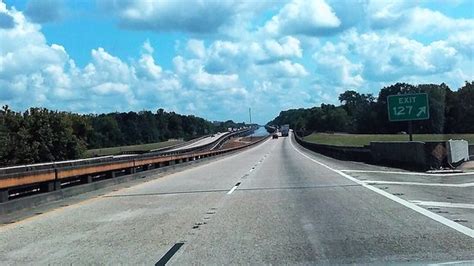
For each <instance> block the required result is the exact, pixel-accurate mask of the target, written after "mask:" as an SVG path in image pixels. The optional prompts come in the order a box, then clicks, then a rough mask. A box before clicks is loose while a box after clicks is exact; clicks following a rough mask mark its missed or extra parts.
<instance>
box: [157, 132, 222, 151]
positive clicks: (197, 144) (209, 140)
mask: <svg viewBox="0 0 474 266" xmlns="http://www.w3.org/2000/svg"><path fill="white" fill-rule="evenodd" d="M227 134H229V132H218V133H216V134H214V135H211V136H209V137H206V138H203V139H200V140H198V141H196V142H193V143H191V144H189V145H185V146H182V147H179V148H175V149H170V150H166V152H169V151H179V150H184V149H189V148H195V147H200V146H204V145H207V144H209V143H212V142H214V141H216V140H218V139H219V138H220V137H222V136H225V135H227Z"/></svg>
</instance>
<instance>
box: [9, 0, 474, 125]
mask: <svg viewBox="0 0 474 266" xmlns="http://www.w3.org/2000/svg"><path fill="white" fill-rule="evenodd" d="M473 49H474V0H435V1H427V0H419V1H414V0H406V1H404V0H396V1H391V0H374V1H371V0H347V1H340V0H314V1H302V0H292V1H207V0H201V1H158V0H156V1H150V0H134V1H132V0H123V1H122V0H114V1H113V0H103V1H92V0H91V1H85V0H76V1H65V0H30V1H16V0H6V1H2V0H0V104H1V105H5V104H8V105H9V106H11V107H12V108H13V109H15V110H24V109H26V108H28V107H33V106H41V107H47V108H51V109H57V110H66V111H74V112H80V113H102V112H114V111H130V110H133V111H140V110H156V109H158V108H164V109H166V110H169V111H175V112H179V113H184V114H194V115H198V116H202V117H204V118H206V119H209V120H227V119H233V120H236V121H246V120H247V119H248V108H249V107H251V108H252V111H253V115H252V116H253V118H254V121H256V122H259V123H266V122H267V121H269V120H271V119H272V118H273V117H275V116H276V115H278V113H279V112H280V111H281V110H286V109H289V108H299V107H312V106H319V105H320V104H321V103H333V104H337V103H338V100H337V97H338V95H339V94H340V93H342V92H344V91H345V90H356V91H359V92H361V93H374V94H376V93H377V92H378V91H379V89H380V88H382V87H383V86H385V85H389V84H393V83H396V82H409V83H413V84H418V83H442V82H444V83H446V84H448V85H449V86H450V87H451V89H453V90H456V89H458V88H459V87H460V86H462V84H463V83H464V81H466V80H469V81H470V80H473V77H474V59H473Z"/></svg>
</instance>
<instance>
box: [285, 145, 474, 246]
mask: <svg viewBox="0 0 474 266" xmlns="http://www.w3.org/2000/svg"><path fill="white" fill-rule="evenodd" d="M290 145H291V146H292V147H293V149H294V150H295V151H297V152H298V153H299V154H301V155H302V156H304V157H305V158H307V159H309V160H311V161H313V162H315V163H317V164H319V165H321V166H323V167H325V168H327V169H329V170H331V171H333V172H335V173H337V174H339V175H341V176H342V177H345V178H347V179H349V180H351V181H353V182H355V183H357V184H359V185H361V186H363V187H365V188H368V189H370V190H372V191H373V192H375V193H378V194H380V195H382V196H384V197H386V198H389V199H391V200H393V201H395V202H397V203H399V204H401V205H403V206H405V207H407V208H410V209H412V210H414V211H416V212H418V213H420V214H423V215H425V216H426V217H428V218H431V219H433V220H435V221H437V222H439V223H441V224H444V225H446V226H448V227H451V228H452V229H454V230H456V231H458V232H460V233H463V234H465V235H467V236H469V237H471V238H474V230H473V229H470V228H468V227H466V226H463V225H460V224H458V223H456V222H454V221H451V220H449V219H447V218H445V217H443V216H441V215H438V214H435V213H433V212H430V211H428V210H426V209H424V208H422V207H420V206H418V205H416V204H413V203H411V202H408V201H406V200H404V199H401V198H399V197H396V196H394V195H392V194H390V193H388V192H385V191H383V190H381V189H378V188H376V187H373V186H371V185H368V184H366V183H364V182H362V181H360V180H358V179H356V178H354V177H352V176H350V175H348V174H345V173H343V172H341V171H340V170H337V169H334V168H332V167H330V166H328V165H326V164H324V163H322V162H319V161H317V160H315V159H313V158H311V157H309V156H308V155H306V154H304V153H303V152H301V151H299V150H298V149H297V148H296V147H295V146H294V145H293V139H292V138H291V139H290Z"/></svg>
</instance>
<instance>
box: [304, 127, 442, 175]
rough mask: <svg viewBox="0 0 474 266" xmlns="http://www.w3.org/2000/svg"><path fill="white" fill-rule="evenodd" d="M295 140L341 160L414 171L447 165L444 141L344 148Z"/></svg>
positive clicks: (390, 143) (379, 143) (388, 142)
mask: <svg viewBox="0 0 474 266" xmlns="http://www.w3.org/2000/svg"><path fill="white" fill-rule="evenodd" d="M295 140H296V141H297V142H298V143H299V144H300V145H301V146H303V147H305V148H307V149H309V150H312V151H314V152H317V153H320V154H323V155H326V156H329V157H333V158H336V159H339V160H348V161H359V162H366V163H374V164H380V165H389V166H393V167H398V168H408V169H412V170H422V171H424V170H428V169H438V168H440V167H441V166H446V156H447V153H446V143H445V142H420V141H413V142H407V141H405V142H402V141H400V142H395V141H393V142H392V141H385V142H383V141H380V142H371V143H370V145H369V146H365V147H344V146H333V145H323V144H317V143H312V142H307V141H305V140H303V139H302V138H301V137H299V136H297V135H295Z"/></svg>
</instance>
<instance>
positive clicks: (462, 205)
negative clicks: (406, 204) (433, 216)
mask: <svg viewBox="0 0 474 266" xmlns="http://www.w3.org/2000/svg"><path fill="white" fill-rule="evenodd" d="M410 202H411V203H415V204H416V205H421V206H432V207H446V208H460V209H474V204H468V203H452V202H437V201H422V200H410Z"/></svg>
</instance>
